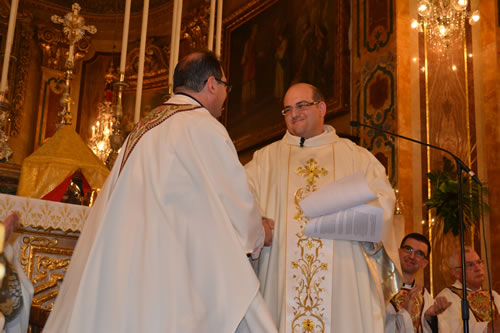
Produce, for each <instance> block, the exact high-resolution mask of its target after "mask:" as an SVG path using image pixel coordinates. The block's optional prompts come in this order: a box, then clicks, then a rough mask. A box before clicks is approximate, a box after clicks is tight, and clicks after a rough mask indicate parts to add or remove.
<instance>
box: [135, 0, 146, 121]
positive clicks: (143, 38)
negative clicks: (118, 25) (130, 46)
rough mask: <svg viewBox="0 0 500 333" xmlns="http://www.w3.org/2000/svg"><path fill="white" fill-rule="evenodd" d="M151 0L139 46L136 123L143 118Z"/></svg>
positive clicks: (144, 19) (144, 14)
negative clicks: (144, 79)
mask: <svg viewBox="0 0 500 333" xmlns="http://www.w3.org/2000/svg"><path fill="white" fill-rule="evenodd" d="M148 15H149V0H144V9H143V10H142V27H141V44H140V47H139V71H138V72H137V91H136V94H135V113H134V123H137V122H139V119H140V118H141V99H142V81H143V78H144V54H145V53H146V34H147V32H148Z"/></svg>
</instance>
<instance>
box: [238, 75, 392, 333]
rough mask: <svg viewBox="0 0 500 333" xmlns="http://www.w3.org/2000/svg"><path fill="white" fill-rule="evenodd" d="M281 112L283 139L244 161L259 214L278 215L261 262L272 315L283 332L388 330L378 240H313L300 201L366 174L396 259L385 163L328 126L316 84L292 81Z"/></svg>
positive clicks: (385, 241) (388, 248) (385, 240)
mask: <svg viewBox="0 0 500 333" xmlns="http://www.w3.org/2000/svg"><path fill="white" fill-rule="evenodd" d="M282 114H283V116H284V121H285V123H286V126H287V129H288V131H287V132H286V134H285V136H284V137H283V139H281V140H280V141H278V142H275V143H272V144H270V145H269V146H267V147H264V148H263V149H261V150H259V151H257V152H256V153H255V154H254V156H253V159H252V161H250V162H249V163H248V164H247V165H246V166H245V167H246V169H247V173H248V176H249V181H250V186H251V188H252V189H253V191H254V193H255V195H256V197H257V199H258V202H259V204H260V208H261V211H262V214H263V215H265V216H268V217H270V218H272V219H274V220H275V229H274V235H273V245H272V247H271V248H266V249H264V250H263V253H262V254H261V258H260V259H259V262H258V263H256V266H257V267H256V271H257V273H258V276H259V279H260V281H261V291H262V294H263V296H264V299H265V300H266V303H267V305H268V306H269V309H270V311H271V314H272V317H273V320H274V322H275V323H276V325H279V331H280V332H296V331H301V332H302V331H304V332H317V331H321V332H328V333H329V332H365V333H369V332H383V331H384V310H385V303H384V297H383V295H382V291H381V288H380V287H381V283H380V278H379V271H378V267H377V265H376V263H375V262H374V261H373V260H372V257H371V256H370V255H371V254H374V252H375V251H371V250H373V249H374V248H373V246H372V245H373V244H372V243H366V244H362V243H360V242H358V241H349V240H329V239H318V238H308V237H307V236H305V234H304V232H303V221H304V215H303V212H302V210H301V209H300V206H299V202H300V200H301V198H302V196H304V195H305V196H306V195H308V194H309V193H311V192H313V191H315V190H316V189H318V188H320V187H322V186H324V185H327V184H329V183H332V182H335V181H337V180H339V179H341V178H343V177H346V176H351V175H353V174H355V173H356V174H361V175H362V177H363V179H364V181H366V183H367V184H368V186H369V188H370V189H371V191H373V192H374V193H375V194H376V198H377V199H376V200H374V201H373V202H370V204H373V205H375V206H379V207H382V208H383V211H384V214H383V215H384V217H383V232H382V244H383V245H384V246H385V247H386V251H387V253H389V255H390V256H391V258H397V244H396V240H395V235H394V233H393V227H392V217H393V210H394V201H395V197H394V192H393V190H392V188H391V186H390V184H389V182H388V181H387V177H386V174H385V170H384V167H383V166H382V165H381V164H380V163H379V162H378V161H377V159H376V158H375V157H374V156H373V155H372V154H371V153H369V152H368V151H367V150H366V149H364V148H362V147H359V146H357V145H355V144H354V143H353V142H351V141H349V140H346V139H341V138H339V137H338V136H337V134H336V133H335V129H334V128H333V127H331V126H325V125H324V118H325V114H326V103H325V99H324V97H323V95H322V94H321V92H320V91H319V90H318V89H317V88H316V87H314V86H312V85H309V84H305V83H298V84H295V85H293V86H291V87H290V88H289V89H288V91H287V92H286V94H285V97H284V108H283V110H282ZM377 249H380V247H377ZM369 250H370V251H369ZM380 251H384V250H383V249H380ZM380 253H381V252H378V254H380ZM398 261H399V260H397V261H395V262H398ZM391 296H392V295H391Z"/></svg>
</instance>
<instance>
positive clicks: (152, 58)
mask: <svg viewBox="0 0 500 333" xmlns="http://www.w3.org/2000/svg"><path fill="white" fill-rule="evenodd" d="M161 42H162V40H156V39H155V38H149V39H148V40H147V41H146V54H145V58H144V81H145V82H146V81H149V82H151V80H155V79H157V78H158V77H160V76H162V75H163V76H165V75H166V73H167V72H168V65H167V61H166V57H165V55H164V53H163V52H162V49H161V48H160V47H159V46H158V45H156V43H161ZM138 71H139V47H135V48H133V49H132V50H131V51H130V52H129V53H128V55H127V68H126V69H125V73H126V75H125V76H126V77H127V78H128V79H129V80H132V81H137V73H138ZM133 84H137V83H136V82H134V83H133Z"/></svg>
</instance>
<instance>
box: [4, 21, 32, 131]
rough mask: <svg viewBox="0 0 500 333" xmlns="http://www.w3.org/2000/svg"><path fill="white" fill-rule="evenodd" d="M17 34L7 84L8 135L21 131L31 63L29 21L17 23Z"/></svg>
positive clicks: (30, 30) (30, 29)
mask: <svg viewBox="0 0 500 333" xmlns="http://www.w3.org/2000/svg"><path fill="white" fill-rule="evenodd" d="M18 29H19V34H18V37H17V41H16V46H17V47H16V57H17V62H16V63H15V72H14V73H12V74H13V75H12V76H11V77H10V79H9V86H10V87H12V88H13V89H12V91H11V92H10V93H9V95H10V96H9V100H10V101H11V103H10V112H11V114H10V119H9V122H10V126H9V130H8V133H7V134H8V135H9V136H16V135H18V134H19V132H20V131H21V124H22V120H23V106H24V100H25V97H26V86H27V79H28V70H29V66H30V63H31V55H32V54H31V47H32V45H31V44H30V43H29V42H28V41H31V40H32V37H33V28H32V27H31V22H26V21H22V22H21V23H20V24H19V27H18Z"/></svg>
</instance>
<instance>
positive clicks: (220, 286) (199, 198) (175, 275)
mask: <svg viewBox="0 0 500 333" xmlns="http://www.w3.org/2000/svg"><path fill="white" fill-rule="evenodd" d="M228 87H229V85H228V84H227V82H226V78H225V75H224V72H223V70H222V68H221V65H220V63H219V60H218V59H217V57H216V56H215V55H214V54H213V53H211V52H196V53H192V54H189V55H187V56H185V57H183V58H182V59H181V60H180V61H179V64H178V65H177V66H176V68H175V73H174V87H173V88H174V93H175V94H174V95H173V96H172V97H171V98H170V99H169V100H168V101H167V102H165V103H164V104H163V105H161V106H159V107H158V108H156V109H154V110H153V111H152V112H151V113H150V114H149V115H148V116H147V117H145V118H144V119H142V120H141V121H140V122H139V123H138V124H137V125H136V127H135V128H134V130H133V131H132V132H131V133H130V135H129V136H128V138H127V140H126V141H125V143H124V145H123V147H122V150H121V152H120V154H119V156H118V158H117V160H116V163H115V166H114V168H113V170H112V171H111V173H110V175H109V177H108V179H107V180H106V183H105V185H104V188H103V190H102V191H101V193H100V195H99V197H98V198H97V201H96V202H95V204H94V206H93V207H92V211H91V213H90V215H89V217H88V219H87V221H86V223H85V228H84V229H83V231H82V234H81V236H80V238H79V240H78V245H77V247H76V248H75V252H74V254H73V257H72V259H71V264H70V266H69V270H68V273H67V274H66V276H65V278H64V283H63V286H62V288H61V290H60V293H59V295H58V297H57V299H56V303H55V306H54V310H53V312H52V314H51V315H50V317H49V319H48V322H47V325H46V326H45V328H44V330H43V331H44V332H45V333H69V332H71V333H89V332H116V333H118V332H120V333H146V332H183V333H185V332H192V333H194V332H225V333H234V332H235V331H238V330H239V329H240V328H242V327H240V323H241V325H242V326H243V327H244V328H245V329H248V330H249V331H250V332H252V333H262V332H269V333H275V332H276V328H275V327H274V324H273V322H272V319H271V316H270V314H269V312H268V310H267V308H266V306H265V303H264V300H263V299H262V296H261V295H260V294H259V281H258V279H257V277H256V276H255V273H254V271H253V269H252V267H251V265H250V264H249V262H248V258H247V255H252V256H257V255H258V253H259V251H260V249H261V247H262V246H263V245H264V244H265V242H266V239H267V240H268V241H270V239H271V237H272V234H271V231H270V230H269V228H267V229H265V228H264V227H263V222H262V219H261V215H260V214H259V211H258V209H257V206H256V204H255V200H254V198H253V196H252V193H251V192H250V190H249V187H248V180H247V177H246V173H245V169H244V168H243V166H242V165H241V164H240V162H239V160H238V157H237V154H236V150H235V148H234V145H233V143H232V141H231V139H230V137H229V135H228V133H227V131H226V129H225V128H224V126H223V125H222V124H221V123H220V122H219V121H218V120H217V119H216V117H219V116H220V114H221V112H222V106H223V104H224V100H225V99H226V97H227V90H228Z"/></svg>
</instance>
